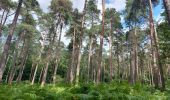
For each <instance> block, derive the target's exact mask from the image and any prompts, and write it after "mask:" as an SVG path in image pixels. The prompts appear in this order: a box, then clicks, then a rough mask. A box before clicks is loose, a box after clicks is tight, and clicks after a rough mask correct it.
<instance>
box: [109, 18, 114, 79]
mask: <svg viewBox="0 0 170 100" xmlns="http://www.w3.org/2000/svg"><path fill="white" fill-rule="evenodd" d="M112 21H113V19H112V18H111V20H110V34H109V48H110V60H109V64H110V81H112V78H113V64H112V50H113V47H112V24H113V23H112Z"/></svg>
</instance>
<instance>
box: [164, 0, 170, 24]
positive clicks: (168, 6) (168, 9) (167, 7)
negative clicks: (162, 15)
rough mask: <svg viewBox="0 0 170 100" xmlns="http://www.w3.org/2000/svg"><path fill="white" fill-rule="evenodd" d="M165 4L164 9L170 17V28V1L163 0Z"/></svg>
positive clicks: (169, 17)
mask: <svg viewBox="0 0 170 100" xmlns="http://www.w3.org/2000/svg"><path fill="white" fill-rule="evenodd" d="M163 3H164V7H165V10H166V14H167V17H168V22H169V26H170V1H169V0H163Z"/></svg>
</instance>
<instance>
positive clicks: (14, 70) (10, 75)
mask: <svg viewBox="0 0 170 100" xmlns="http://www.w3.org/2000/svg"><path fill="white" fill-rule="evenodd" d="M23 34H24V32H21V34H20V36H19V39H18V40H17V41H16V44H15V49H16V50H15V51H14V53H13V59H12V65H11V70H10V74H9V77H8V84H11V83H12V81H13V78H14V76H15V72H16V69H17V65H16V61H17V60H18V49H19V42H20V40H21V38H22V35H23ZM24 42H25V40H24ZM24 44H25V43H24ZM23 47H24V46H23Z"/></svg>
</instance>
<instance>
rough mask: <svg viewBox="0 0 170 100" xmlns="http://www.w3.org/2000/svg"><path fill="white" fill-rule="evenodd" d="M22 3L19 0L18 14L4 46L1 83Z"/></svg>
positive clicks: (0, 70)
mask: <svg viewBox="0 0 170 100" xmlns="http://www.w3.org/2000/svg"><path fill="white" fill-rule="evenodd" d="M22 2H23V0H19V4H18V7H17V10H16V14H15V16H14V19H13V22H12V25H11V28H10V31H9V34H8V37H7V40H6V43H5V46H4V50H3V53H2V56H1V60H0V81H2V76H3V73H4V70H5V63H6V60H7V58H8V52H9V49H10V44H11V40H12V36H13V33H14V30H15V27H16V23H17V20H18V16H19V13H20V9H21V6H22Z"/></svg>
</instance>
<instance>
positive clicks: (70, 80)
mask: <svg viewBox="0 0 170 100" xmlns="http://www.w3.org/2000/svg"><path fill="white" fill-rule="evenodd" d="M75 36H76V26H74V32H73V37H72V39H73V50H72V56H71V66H70V67H69V69H68V72H67V81H68V82H69V83H70V84H72V83H73V68H74V62H75V59H74V57H75V53H76V52H75V41H76V40H75Z"/></svg>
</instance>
